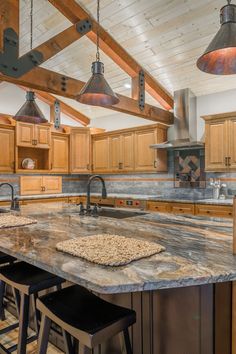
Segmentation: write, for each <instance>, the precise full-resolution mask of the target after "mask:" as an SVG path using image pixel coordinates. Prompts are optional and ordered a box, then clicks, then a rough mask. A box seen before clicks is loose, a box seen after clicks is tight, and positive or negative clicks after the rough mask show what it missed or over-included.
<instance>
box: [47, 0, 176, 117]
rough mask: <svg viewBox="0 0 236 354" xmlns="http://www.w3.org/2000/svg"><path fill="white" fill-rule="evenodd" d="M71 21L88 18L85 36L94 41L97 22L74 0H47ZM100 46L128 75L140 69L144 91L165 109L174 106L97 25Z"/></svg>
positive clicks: (139, 67) (132, 75) (162, 91)
mask: <svg viewBox="0 0 236 354" xmlns="http://www.w3.org/2000/svg"><path fill="white" fill-rule="evenodd" d="M48 1H49V2H50V3H51V4H52V5H53V6H55V7H56V8H57V9H58V10H59V11H60V12H61V13H62V14H63V15H64V16H65V17H67V18H68V20H70V21H71V22H72V23H76V22H78V21H79V20H83V19H85V18H90V21H91V22H92V24H93V25H92V30H91V31H90V32H88V33H87V34H86V36H87V37H88V38H89V39H90V40H91V41H92V42H93V43H96V36H97V28H98V26H99V25H98V23H97V22H96V21H95V20H94V19H93V18H92V17H91V16H90V14H89V13H88V12H86V11H85V10H84V9H83V8H82V7H81V6H80V5H79V4H78V3H77V2H76V1H75V0H66V1H65V0H48ZM99 37H100V47H101V49H102V50H103V52H104V53H105V54H106V55H108V56H109V57H110V58H111V59H112V60H113V61H114V62H115V63H116V64H117V65H119V66H120V68H121V69H123V70H124V71H125V72H126V73H127V74H128V75H130V76H131V77H136V76H137V75H138V73H139V72H140V70H143V71H144V73H145V88H146V91H147V92H148V93H149V94H150V95H151V96H152V97H154V98H155V99H156V100H157V101H158V102H159V103H160V104H161V105H162V106H163V107H164V108H165V109H168V110H169V109H171V108H173V106H174V101H173V98H172V96H171V95H170V94H169V93H168V92H167V91H166V90H165V89H164V88H163V87H162V85H160V84H159V83H158V82H157V80H155V79H154V77H153V76H151V75H150V74H149V73H148V72H147V71H146V70H144V69H143V68H142V67H141V65H140V64H139V63H138V62H137V61H136V60H135V59H134V58H133V57H132V56H131V55H130V54H129V53H128V52H127V51H126V50H125V49H124V48H122V46H121V45H120V44H119V43H118V42H117V41H116V40H115V39H114V38H113V37H112V36H111V35H110V34H109V33H108V32H107V31H106V30H105V29H104V28H103V27H102V26H99Z"/></svg>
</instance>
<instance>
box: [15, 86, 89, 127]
mask: <svg viewBox="0 0 236 354" xmlns="http://www.w3.org/2000/svg"><path fill="white" fill-rule="evenodd" d="M19 87H20V88H22V89H23V90H25V91H27V90H28V88H27V87H24V86H19ZM34 92H35V94H36V97H37V98H38V99H40V100H41V101H43V102H45V103H47V104H48V105H49V106H50V107H54V103H55V100H57V101H59V103H60V108H61V112H62V113H64V114H66V115H67V116H68V117H70V118H71V119H73V120H74V121H76V122H78V123H80V124H82V125H83V126H87V125H89V124H90V119H89V118H88V117H87V116H86V115H85V114H83V113H81V112H79V111H77V110H76V109H74V108H73V107H71V106H69V105H68V104H67V103H65V102H63V101H61V100H59V99H58V98H56V97H54V96H53V95H51V94H50V93H48V92H43V91H39V90H34Z"/></svg>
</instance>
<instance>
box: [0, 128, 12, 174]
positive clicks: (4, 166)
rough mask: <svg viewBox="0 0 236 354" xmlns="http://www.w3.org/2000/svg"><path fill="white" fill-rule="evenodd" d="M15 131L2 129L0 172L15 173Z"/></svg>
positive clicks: (0, 131) (0, 138)
mask: <svg viewBox="0 0 236 354" xmlns="http://www.w3.org/2000/svg"><path fill="white" fill-rule="evenodd" d="M14 136H15V133H14V129H11V128H9V129H6V128H0V151H1V153H0V171H1V172H14V168H15V156H14V155H15V154H14V150H15V138H14Z"/></svg>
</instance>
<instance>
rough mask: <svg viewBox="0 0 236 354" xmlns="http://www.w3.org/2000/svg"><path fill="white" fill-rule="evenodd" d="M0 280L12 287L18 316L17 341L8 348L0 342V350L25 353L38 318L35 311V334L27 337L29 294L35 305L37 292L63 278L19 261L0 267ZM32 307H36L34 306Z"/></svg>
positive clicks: (8, 328) (37, 313)
mask: <svg viewBox="0 0 236 354" xmlns="http://www.w3.org/2000/svg"><path fill="white" fill-rule="evenodd" d="M0 281H2V282H4V283H5V284H7V285H10V286H11V287H12V288H13V292H14V297H15V300H16V309H17V313H18V317H19V335H18V343H17V344H16V345H13V346H11V347H10V348H6V347H4V346H3V345H2V344H1V343H0V352H3V353H7V354H8V353H11V352H13V351H15V350H17V353H18V354H26V346H27V344H28V343H31V342H33V341H34V340H36V339H37V338H38V332H39V320H40V318H39V312H38V311H35V313H34V315H35V316H34V319H35V330H36V334H35V335H33V336H31V337H29V338H28V334H27V331H28V327H29V305H30V296H31V295H32V297H33V300H34V301H33V304H34V305H35V304H36V299H37V297H38V292H40V291H42V290H46V289H49V288H51V287H54V286H60V285H61V284H62V282H64V280H63V279H61V278H60V277H57V276H56V275H54V274H51V273H49V272H46V271H44V270H41V269H39V268H37V267H35V266H32V265H30V264H28V263H25V262H19V263H13V264H10V265H6V266H3V267H1V268H0ZM34 307H35V309H36V306H34ZM17 326H18V324H17V325H16V324H14V325H10V326H8V327H6V328H4V329H3V330H1V331H0V334H3V333H8V332H9V331H11V330H12V329H14V328H16V327H17Z"/></svg>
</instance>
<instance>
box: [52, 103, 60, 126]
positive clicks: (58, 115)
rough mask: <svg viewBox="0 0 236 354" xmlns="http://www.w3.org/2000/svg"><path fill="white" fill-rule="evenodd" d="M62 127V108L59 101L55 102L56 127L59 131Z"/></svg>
mask: <svg viewBox="0 0 236 354" xmlns="http://www.w3.org/2000/svg"><path fill="white" fill-rule="evenodd" d="M60 125H61V106H60V102H59V101H58V100H55V102H54V127H55V128H56V129H59V128H60Z"/></svg>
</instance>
